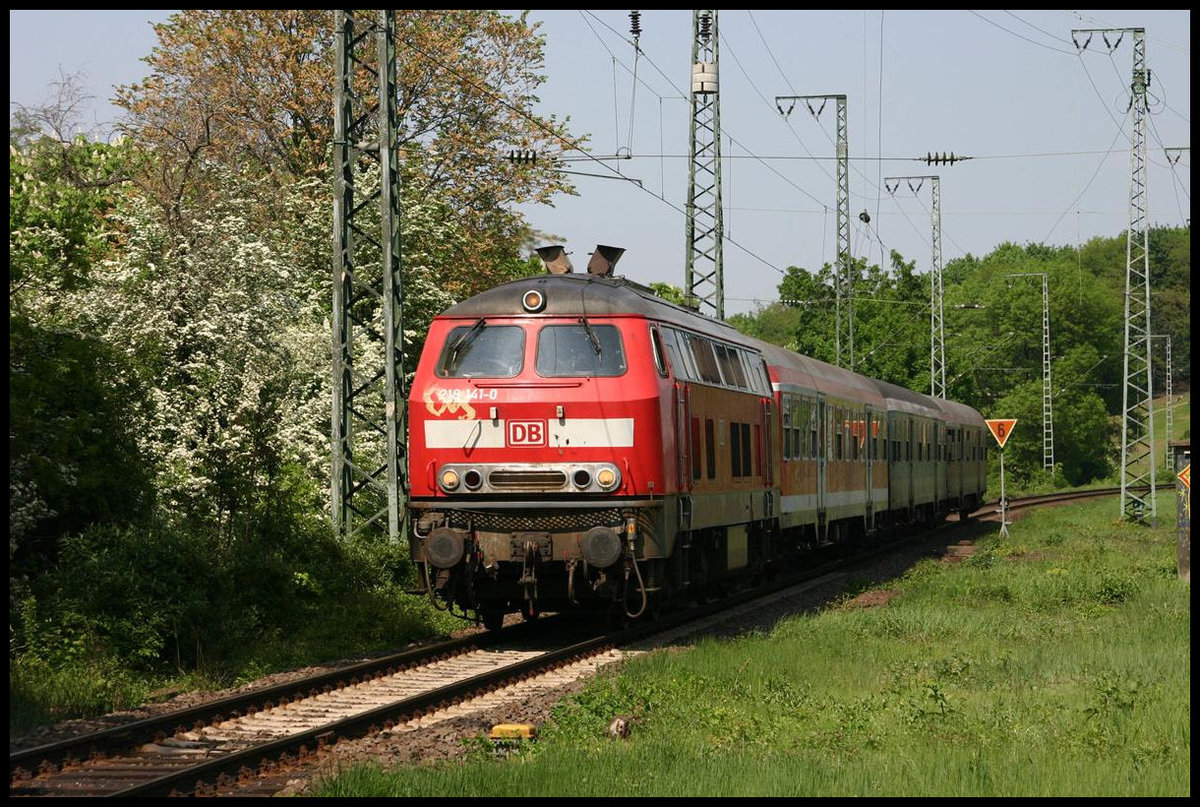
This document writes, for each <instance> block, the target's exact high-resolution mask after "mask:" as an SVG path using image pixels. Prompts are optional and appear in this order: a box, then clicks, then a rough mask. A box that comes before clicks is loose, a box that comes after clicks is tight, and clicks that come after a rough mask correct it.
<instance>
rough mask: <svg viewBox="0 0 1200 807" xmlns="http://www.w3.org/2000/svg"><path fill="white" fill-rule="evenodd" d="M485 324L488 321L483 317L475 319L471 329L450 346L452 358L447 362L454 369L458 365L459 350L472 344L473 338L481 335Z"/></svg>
mask: <svg viewBox="0 0 1200 807" xmlns="http://www.w3.org/2000/svg"><path fill="white" fill-rule="evenodd" d="M485 325H486V323H485V322H484V321H483V317H480V318H479V319H477V320H476V321H475V324H474V325H472V326H471V330H469V331H467V332H466V333H464V334H463V335H462V336H460V337H458V339H455V340H454V344H453V345H451V346H450V360H449V361H448V362H446V364H447V365H449V368H451V369H452V368H454V367H457V366H458V363H457V361H456V359H458V351H460V350H462V349H463V348H464V347H466V346H467V345H469V344H471V342H472V340H474V339H475V337H476V336H478V335H479V333H480V331H482V330H483V328H484V326H485Z"/></svg>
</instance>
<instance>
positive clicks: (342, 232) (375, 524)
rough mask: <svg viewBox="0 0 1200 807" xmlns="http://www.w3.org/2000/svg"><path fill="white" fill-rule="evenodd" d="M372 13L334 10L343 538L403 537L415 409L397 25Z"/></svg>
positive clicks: (337, 511)
mask: <svg viewBox="0 0 1200 807" xmlns="http://www.w3.org/2000/svg"><path fill="white" fill-rule="evenodd" d="M368 13H369V12H358V11H335V12H334V33H335V38H336V40H337V79H336V85H335V88H334V116H333V125H334V135H333V242H334V243H333V316H332V320H333V418H332V420H333V430H332V438H333V469H332V480H331V485H330V498H331V500H332V513H331V515H332V519H333V525H334V529H335V530H336V531H337V533H338V534H339V535H340V536H342V537H344V538H349V537H351V536H356V535H358V534H360V533H363V532H364V531H367V530H378V531H380V532H382V531H384V530H386V534H387V536H388V538H389V539H391V540H399V539H400V537H401V535H402V532H401V529H402V526H403V521H404V514H403V504H404V502H403V491H404V488H405V485H404V474H405V459H406V458H405V452H404V447H405V424H406V417H405V395H404V356H403V329H402V321H403V316H402V314H403V304H402V300H403V294H402V290H403V287H402V283H401V279H402V273H401V266H400V176H399V169H398V165H397V148H396V128H397V122H396V118H397V108H396V50H395V47H396V46H395V41H396V23H395V12H393V11H378V12H373V13H374V14H375V17H374V19H373V20H372V19H369V18H368V17H367V16H366V15H367V14H368ZM364 88H367V89H364ZM372 202H378V206H377V207H373V206H372V205H371V203H372Z"/></svg>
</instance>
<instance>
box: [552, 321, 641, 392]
mask: <svg viewBox="0 0 1200 807" xmlns="http://www.w3.org/2000/svg"><path fill="white" fill-rule="evenodd" d="M537 372H538V375H540V376H544V377H549V378H554V377H559V376H587V377H592V376H618V375H624V374H625V350H624V347H623V346H622V345H621V333H620V331H618V330H617V329H616V327H615V326H613V325H591V324H589V323H588V322H587V321H586V320H581V321H580V322H579V323H577V324H572V325H547V326H545V327H543V328H542V330H541V332H540V333H539V334H538V346H537Z"/></svg>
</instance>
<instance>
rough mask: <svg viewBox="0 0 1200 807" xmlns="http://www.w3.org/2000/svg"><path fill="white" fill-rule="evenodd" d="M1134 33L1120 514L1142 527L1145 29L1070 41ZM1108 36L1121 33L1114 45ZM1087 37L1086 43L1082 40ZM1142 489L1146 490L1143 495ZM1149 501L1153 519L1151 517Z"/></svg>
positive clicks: (1150, 421) (1151, 461)
mask: <svg viewBox="0 0 1200 807" xmlns="http://www.w3.org/2000/svg"><path fill="white" fill-rule="evenodd" d="M1127 33H1130V34H1132V35H1133V80H1132V82H1131V84H1130V100H1129V117H1130V123H1131V124H1132V126H1131V127H1130V128H1131V132H1130V136H1129V165H1130V171H1129V229H1128V230H1127V232H1126V238H1125V349H1124V357H1123V362H1122V364H1123V378H1124V382H1123V389H1122V393H1121V512H1122V514H1124V515H1125V516H1126V517H1128V518H1130V519H1132V520H1134V521H1140V522H1143V523H1149V524H1151V525H1156V524H1157V523H1158V507H1157V496H1156V495H1155V490H1154V484H1155V479H1154V477H1155V473H1154V467H1155V465H1156V464H1157V463H1156V462H1155V456H1154V406H1153V401H1152V397H1151V396H1152V395H1153V394H1154V390H1153V378H1154V375H1153V372H1152V365H1151V361H1152V360H1151V351H1150V333H1151V332H1150V229H1149V222H1148V218H1147V209H1148V202H1147V199H1146V87H1147V85H1148V84H1149V83H1150V73H1149V71H1148V70H1147V69H1146V29H1144V28H1078V29H1074V30H1072V31H1071V39H1072V41H1074V42H1075V47H1076V48H1078V49H1079V50H1086V49H1087V46H1088V43H1089V42H1091V40H1092V37H1093V35H1095V34H1100V36H1101V38H1102V39H1103V40H1104V43H1105V45H1106V46H1108V49H1109V53H1111V52H1112V51H1114V50H1116V48H1117V46H1118V45H1119V44H1120V43H1121V38H1123V37H1124V35H1125V34H1127ZM1108 34H1119V35H1120V36H1118V38H1117V41H1116V42H1115V43H1114V42H1110V41H1109V39H1108ZM1082 35H1086V37H1087V38H1086V39H1085V40H1084V41H1083V44H1082V45H1081V44H1080V43H1079V37H1080V36H1082ZM1142 488H1145V490H1144V491H1143V490H1142ZM1147 499H1149V511H1150V512H1149V518H1148V519H1147V512H1146V510H1147V506H1146V505H1147Z"/></svg>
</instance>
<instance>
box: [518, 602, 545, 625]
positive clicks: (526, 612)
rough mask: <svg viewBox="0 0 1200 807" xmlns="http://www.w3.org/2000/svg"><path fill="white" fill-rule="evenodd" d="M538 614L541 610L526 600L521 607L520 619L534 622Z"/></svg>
mask: <svg viewBox="0 0 1200 807" xmlns="http://www.w3.org/2000/svg"><path fill="white" fill-rule="evenodd" d="M540 614H541V610H540V609H539V608H538V607H537V604H536V603H532V602H530V601H529V600H526V601H525V602H524V604H523V605H521V618H522V619H524V620H525V621H526V622H532V621H534V620H535V619H537V618H538V616H539V615H540Z"/></svg>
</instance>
